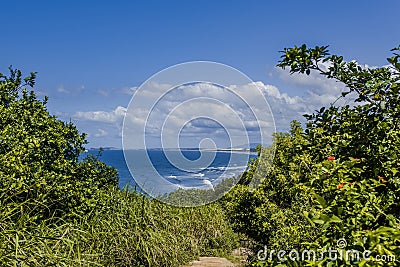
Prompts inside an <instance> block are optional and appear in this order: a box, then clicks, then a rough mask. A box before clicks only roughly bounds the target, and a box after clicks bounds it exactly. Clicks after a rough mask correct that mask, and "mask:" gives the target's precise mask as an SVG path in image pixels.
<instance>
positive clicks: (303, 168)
mask: <svg viewBox="0 0 400 267" xmlns="http://www.w3.org/2000/svg"><path fill="white" fill-rule="evenodd" d="M398 50H399V48H396V49H394V50H393V51H395V53H394V55H393V56H392V57H391V58H389V59H388V62H389V63H390V65H389V66H385V67H381V68H366V67H361V66H360V65H358V64H357V63H356V62H355V61H352V62H345V61H344V60H343V57H341V56H336V55H329V52H328V50H327V47H315V48H312V49H310V48H307V47H306V46H305V45H303V46H301V47H294V48H289V49H285V50H284V51H283V55H282V60H281V62H280V63H279V65H278V66H280V67H283V68H285V67H289V68H290V70H291V72H292V73H295V72H298V73H305V74H307V75H308V74H310V73H311V71H318V72H319V73H320V74H321V75H323V76H325V77H327V78H328V79H336V80H337V81H339V82H342V83H343V84H344V85H345V86H346V88H347V89H348V90H347V91H345V92H343V93H342V96H341V97H346V95H347V94H348V93H355V94H356V95H357V98H356V99H355V102H354V105H353V106H344V107H336V106H333V105H332V106H330V107H328V108H321V109H320V110H319V111H317V112H316V113H314V114H312V115H305V116H306V119H307V120H308V123H307V125H306V129H305V130H304V131H303V130H302V129H301V128H300V127H299V126H298V125H297V124H293V125H292V131H291V133H290V134H278V135H275V146H276V156H275V158H274V160H273V163H272V167H271V168H270V169H269V172H268V174H267V175H266V176H265V178H264V180H263V183H262V185H261V186H260V187H259V188H258V189H257V190H255V191H254V192H251V190H249V189H240V190H241V191H245V193H241V192H239V193H238V194H236V193H235V191H233V194H232V195H231V198H230V199H229V202H228V207H230V206H232V205H233V207H234V208H231V209H230V212H229V214H230V217H231V220H232V221H233V222H234V224H235V225H236V228H237V229H239V230H241V231H243V232H245V233H247V234H248V235H249V236H250V237H252V238H254V239H256V240H257V241H259V243H260V245H268V246H270V247H271V249H273V248H276V247H279V249H288V250H290V249H292V248H297V249H307V248H311V249H315V250H316V251H319V252H322V251H324V250H328V249H329V248H332V249H335V248H337V241H338V240H340V239H343V238H344V239H345V240H346V241H347V246H346V247H345V248H344V249H345V250H343V248H342V250H341V251H342V252H345V251H347V252H348V251H351V250H357V251H365V250H369V251H371V255H370V256H369V258H368V259H367V260H366V259H359V260H357V259H356V260H354V261H349V260H346V259H343V260H341V259H336V260H331V259H330V258H328V257H325V259H323V260H315V261H305V262H299V261H296V262H292V261H285V262H282V263H281V264H282V265H281V266H284V265H287V266H299V265H302V264H306V263H307V264H309V266H317V265H318V264H319V265H323V266H325V265H327V266H328V265H329V266H343V265H348V264H356V265H360V266H377V265H382V266H396V265H399V263H400V261H399V259H396V261H390V262H385V261H377V260H376V259H375V257H376V256H377V255H387V256H398V255H400V215H399V214H400V213H399V211H400V191H399V188H400V175H399V174H400V172H399V171H400V160H399V157H400V120H399V118H400V94H399V93H400V84H399V79H400V63H399V57H400V56H399V54H398V53H396V52H397V51H398ZM321 62H328V63H329V67H328V69H327V70H325V69H323V68H322V67H321V66H320V63H321ZM260 163H261V161H260ZM253 167H254V168H255V167H259V166H258V165H256V166H253ZM238 190H239V189H237V190H236V192H237V191H238ZM240 190H239V191H240ZM249 195H250V196H251V203H252V206H250V207H249V208H247V209H245V210H244V212H242V213H241V211H240V208H238V207H241V206H243V204H245V203H246V201H248V200H246V201H245V202H243V200H242V198H244V199H248V198H249ZM231 203H234V204H231ZM277 207H278V208H277ZM237 217H239V218H240V219H239V220H237ZM276 217H279V220H277V219H276ZM247 218H251V220H247ZM254 218H255V219H254ZM238 221H239V222H238ZM277 222H278V223H277ZM279 222H280V223H279ZM282 239H284V240H287V241H289V242H290V243H291V245H290V246H287V245H288V244H287V245H285V246H283V245H284V244H285V241H284V240H282ZM339 250H340V249H339ZM276 264H278V262H277V260H276V259H275V261H261V262H258V263H256V265H257V266H267V265H268V266H269V265H276Z"/></svg>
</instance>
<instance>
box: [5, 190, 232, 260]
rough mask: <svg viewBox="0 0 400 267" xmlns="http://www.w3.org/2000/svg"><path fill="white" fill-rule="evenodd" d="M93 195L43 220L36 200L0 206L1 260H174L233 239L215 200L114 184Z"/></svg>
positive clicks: (226, 245)
mask: <svg viewBox="0 0 400 267" xmlns="http://www.w3.org/2000/svg"><path fill="white" fill-rule="evenodd" d="M99 197H102V199H103V201H102V205H101V206H99V207H98V208H96V209H93V210H92V211H91V212H89V213H87V214H84V215H77V214H66V215H65V217H62V218H46V219H44V220H39V219H38V218H37V217H35V211H34V209H35V208H37V207H39V206H40V205H37V203H31V202H30V203H18V204H15V205H11V204H8V205H2V206H0V263H1V266H179V265H180V264H184V263H187V262H188V261H190V260H192V259H195V258H196V257H198V256H200V255H221V254H224V253H227V252H229V251H231V250H232V249H233V248H234V246H235V245H236V241H237V237H236V235H235V234H234V233H233V231H232V230H231V228H230V225H229V224H228V223H227V221H226V220H225V217H224V213H223V210H222V209H221V207H220V206H219V205H218V204H209V205H206V206H201V207H197V208H178V207H173V206H169V205H166V204H163V203H161V202H159V201H157V200H151V199H149V198H147V197H144V196H142V195H140V194H138V193H135V192H128V191H120V190H118V189H110V190H107V191H104V192H100V194H99ZM32 207H34V208H32ZM42 208H43V207H42Z"/></svg>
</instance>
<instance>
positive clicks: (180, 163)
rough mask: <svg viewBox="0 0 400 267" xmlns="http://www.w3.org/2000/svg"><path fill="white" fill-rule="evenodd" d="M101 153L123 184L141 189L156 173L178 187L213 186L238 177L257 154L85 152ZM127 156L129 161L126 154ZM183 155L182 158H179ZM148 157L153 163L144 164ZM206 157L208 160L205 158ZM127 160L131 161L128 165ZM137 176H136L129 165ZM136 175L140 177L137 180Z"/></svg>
mask: <svg viewBox="0 0 400 267" xmlns="http://www.w3.org/2000/svg"><path fill="white" fill-rule="evenodd" d="M89 154H91V155H94V156H97V155H99V160H101V161H103V162H104V163H106V164H107V165H110V166H112V167H114V168H116V170H117V171H118V176H119V187H120V188H121V189H122V188H124V187H129V188H135V187H136V188H138V187H140V183H141V181H143V180H144V179H153V178H154V176H155V174H154V173H155V172H156V173H158V175H159V176H160V177H162V178H163V179H164V180H165V181H168V182H169V183H171V184H173V185H176V187H177V188H184V189H190V188H197V189H209V187H208V186H209V185H210V184H213V185H214V186H215V185H216V184H218V183H220V182H221V181H222V180H224V179H226V178H232V177H237V176H238V175H240V174H242V173H243V172H245V171H246V169H247V163H248V161H249V160H250V158H255V157H256V156H257V155H256V154H255V153H253V152H250V151H244V150H234V151H229V150H199V149H195V148H183V149H166V150H165V149H164V150H163V149H157V148H152V149H146V150H144V149H134V150H125V155H124V150H122V149H116V148H115V149H114V148H105V149H103V150H102V151H100V150H99V149H90V150H88V151H87V152H85V153H83V154H82V155H81V158H82V159H83V158H84V157H85V156H87V155H89ZM126 155H127V157H126V158H127V160H126V159H125V156H126ZM178 155H179V157H177V156H178ZM145 157H147V158H148V159H149V162H151V165H152V166H150V167H149V166H148V165H147V164H140V163H141V162H143V159H144V158H145ZM204 158H206V159H207V160H203V159H204ZM127 162H128V163H129V164H127ZM128 165H129V166H130V168H131V169H132V172H133V173H134V174H135V175H136V176H137V177H134V176H133V175H132V173H131V171H130V170H129V168H128ZM135 178H136V179H135Z"/></svg>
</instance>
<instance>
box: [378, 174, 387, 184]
mask: <svg viewBox="0 0 400 267" xmlns="http://www.w3.org/2000/svg"><path fill="white" fill-rule="evenodd" d="M378 179H379V181H381V182H382V183H387V180H385V178H383V177H382V176H378Z"/></svg>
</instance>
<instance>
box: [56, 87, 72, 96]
mask: <svg viewBox="0 0 400 267" xmlns="http://www.w3.org/2000/svg"><path fill="white" fill-rule="evenodd" d="M57 92H59V93H64V94H69V93H70V92H69V90H67V89H65V87H64V86H60V87H58V88H57Z"/></svg>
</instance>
